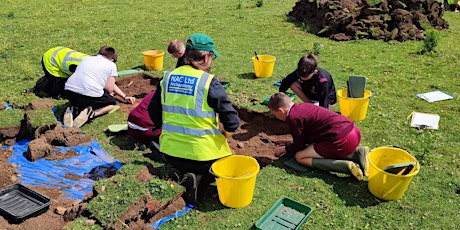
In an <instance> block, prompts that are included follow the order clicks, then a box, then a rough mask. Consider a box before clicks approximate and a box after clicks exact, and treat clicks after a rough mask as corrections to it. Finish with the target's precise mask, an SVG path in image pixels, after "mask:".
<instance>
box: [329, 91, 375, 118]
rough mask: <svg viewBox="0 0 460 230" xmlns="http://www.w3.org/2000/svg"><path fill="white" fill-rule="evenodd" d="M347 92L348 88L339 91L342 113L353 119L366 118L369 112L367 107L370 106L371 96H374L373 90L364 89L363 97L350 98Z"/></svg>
mask: <svg viewBox="0 0 460 230" xmlns="http://www.w3.org/2000/svg"><path fill="white" fill-rule="evenodd" d="M347 94H348V93H347V89H340V90H338V91H337V96H338V97H339V104H340V113H341V114H342V115H344V116H345V117H348V118H350V119H351V120H353V121H362V120H364V118H366V114H367V107H368V106H369V98H370V97H371V96H372V93H371V91H369V90H364V97H362V98H349V97H347Z"/></svg>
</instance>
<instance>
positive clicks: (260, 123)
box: [0, 72, 290, 229]
mask: <svg viewBox="0 0 460 230" xmlns="http://www.w3.org/2000/svg"><path fill="white" fill-rule="evenodd" d="M131 82H132V83H131ZM157 82H158V79H153V78H151V77H149V76H148V75H146V74H144V73H142V72H141V73H139V74H137V75H133V76H127V77H120V79H119V80H118V81H117V85H118V86H119V87H120V88H121V89H122V90H123V91H124V92H125V93H126V94H127V95H130V96H134V97H136V98H138V102H140V101H141V100H142V98H143V97H145V96H146V95H147V94H148V93H149V92H151V91H152V90H154V89H155V85H156V83H157ZM128 85H129V86H128ZM117 99H118V101H119V103H118V105H119V106H120V110H119V111H120V112H122V113H126V114H127V113H129V112H130V111H131V110H132V109H133V108H134V107H135V106H136V104H135V105H131V104H127V103H125V102H124V100H123V99H122V98H117ZM34 108H41V105H34V106H28V107H27V109H34ZM24 109H25V108H24ZM237 110H238V112H239V116H240V119H241V122H240V128H239V129H238V131H237V132H235V133H234V135H233V137H231V138H229V139H228V142H229V145H230V148H231V149H232V150H233V153H234V154H241V155H249V156H253V157H255V158H256V159H257V160H258V162H259V164H260V165H261V167H262V168H263V167H265V166H266V165H268V164H271V163H272V162H273V160H276V159H277V158H276V157H274V155H273V147H274V141H276V140H278V139H286V138H289V137H290V135H289V134H288V129H287V127H286V126H285V125H284V124H283V122H281V121H279V120H277V119H275V118H274V117H272V116H270V115H269V114H267V113H258V112H252V111H248V110H247V109H239V108H237ZM267 124H270V125H267ZM34 135H35V138H36V139H34V140H33V142H34V143H33V144H32V143H31V144H32V145H33V146H32V149H30V150H28V151H27V153H25V154H26V156H28V157H30V158H28V159H30V160H36V159H38V158H40V157H46V158H47V159H48V160H62V159H63V158H62V157H65V156H66V155H68V154H69V153H66V154H59V153H58V154H56V155H50V154H48V153H49V152H51V151H54V150H55V149H54V146H74V145H79V144H82V143H83V144H84V143H85V142H87V141H88V140H89V139H88V137H86V136H84V135H82V134H81V133H80V132H79V131H78V130H77V129H72V128H70V129H63V128H62V127H61V126H60V125H56V126H44V127H39V128H37V129H36V130H35V134H34ZM119 135H127V134H126V133H121V134H119ZM29 148H31V147H29ZM73 154H78V153H76V152H75V153H73ZM71 155H72V153H70V154H69V156H71ZM11 156H12V150H11V149H2V150H1V151H0V168H1V169H2V174H1V177H0V187H2V188H3V187H5V186H7V185H11V184H14V183H19V182H20V175H18V174H17V170H16V168H17V167H19V166H16V165H11V164H9V163H8V158H9V157H11ZM50 157H52V158H50ZM155 175H156V172H155V170H154V169H153V168H152V167H146V169H145V170H143V171H141V172H140V173H139V175H137V177H136V178H137V179H138V180H139V181H141V182H146V181H149V180H150V178H151V177H152V176H155ZM66 178H67V179H75V180H79V179H80V178H78V177H77V178H75V177H73V175H67V176H66ZM30 188H31V189H33V190H35V191H37V192H39V193H40V194H43V195H45V196H47V197H49V198H50V199H51V205H50V208H49V209H48V211H47V212H46V213H43V214H41V215H39V216H37V217H33V218H29V219H27V220H25V221H24V222H22V223H19V224H18V223H9V222H8V221H7V220H6V219H4V218H3V217H0V226H2V228H1V229H62V228H63V227H65V226H67V225H68V224H70V222H71V221H72V220H73V219H75V218H76V217H78V216H80V215H86V214H85V208H84V207H85V205H86V203H85V201H87V200H89V199H91V198H92V197H94V196H95V195H96V194H88V195H87V196H86V197H85V199H84V201H82V202H80V201H73V200H66V199H64V198H63V193H62V191H60V190H58V189H51V188H47V187H34V186H31V187H30ZM155 202H156V201H155V200H152V199H150V198H148V197H143V198H141V199H140V200H139V201H138V202H136V203H135V204H132V205H131V206H130V207H129V209H128V211H127V212H126V213H125V214H123V216H122V218H126V219H123V221H122V222H130V228H133V229H141V228H142V227H144V228H147V229H148V228H149V227H150V226H149V225H146V224H145V223H144V222H143V221H138V220H141V218H140V214H139V213H140V212H139V210H145V209H148V210H150V209H152V210H151V212H150V213H152V214H151V216H149V217H148V219H149V222H150V223H154V222H155V221H156V220H159V219H161V218H162V217H164V216H168V215H171V214H173V213H174V212H175V211H176V210H181V209H183V207H184V206H185V202H184V201H183V199H182V198H181V197H176V198H175V199H172V200H171V201H170V202H169V203H168V204H166V205H162V206H161V209H158V204H155ZM154 209H158V210H154ZM144 218H145V217H144ZM132 220H137V221H132ZM112 227H113V226H112Z"/></svg>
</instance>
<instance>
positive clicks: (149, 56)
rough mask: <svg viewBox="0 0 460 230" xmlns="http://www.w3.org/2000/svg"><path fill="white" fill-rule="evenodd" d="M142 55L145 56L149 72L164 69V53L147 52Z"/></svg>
mask: <svg viewBox="0 0 460 230" xmlns="http://www.w3.org/2000/svg"><path fill="white" fill-rule="evenodd" d="M142 54H143V55H144V65H145V68H146V69H147V70H153V71H158V70H161V69H163V56H164V54H165V52H164V51H162V50H146V51H144V52H142Z"/></svg>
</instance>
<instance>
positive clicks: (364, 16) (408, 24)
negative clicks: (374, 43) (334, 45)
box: [287, 0, 449, 41]
mask: <svg viewBox="0 0 460 230" xmlns="http://www.w3.org/2000/svg"><path fill="white" fill-rule="evenodd" d="M443 15H444V8H443V7H442V6H441V3H439V2H437V1H435V0H380V1H379V0H377V1H371V0H358V1H352V0H341V1H339V0H334V1H329V0H315V1H314V0H300V1H298V2H297V3H296V5H295V6H294V7H293V9H292V11H291V12H289V13H288V15H287V16H288V17H289V18H290V19H291V20H293V21H295V22H298V23H302V24H304V26H306V27H307V28H308V29H307V30H308V32H310V33H313V34H315V35H317V36H320V37H328V38H330V39H332V40H336V41H349V40H353V39H361V38H365V39H384V40H386V41H389V40H397V41H406V40H422V39H424V37H425V33H424V30H427V29H429V28H430V25H431V27H433V28H434V29H437V30H441V29H448V28H449V24H448V22H447V21H446V20H444V19H443V18H442V16H443Z"/></svg>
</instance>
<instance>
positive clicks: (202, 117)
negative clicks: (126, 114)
mask: <svg viewBox="0 0 460 230" xmlns="http://www.w3.org/2000/svg"><path fill="white" fill-rule="evenodd" d="M219 56H220V55H219V53H218V52H217V51H216V50H215V48H214V40H212V39H211V38H210V37H208V36H207V35H205V34H193V35H191V36H190V37H189V38H188V39H187V43H186V50H185V59H184V63H185V65H183V66H181V67H179V68H175V69H171V70H168V71H166V72H165V74H164V77H163V79H162V80H161V81H160V82H159V84H158V85H157V90H156V91H155V94H154V95H153V98H152V100H151V101H150V104H149V108H148V111H149V115H150V118H151V119H152V121H153V122H154V124H158V126H159V127H161V128H162V133H161V135H160V152H161V153H162V154H164V158H165V159H166V161H167V162H168V163H169V164H171V165H172V166H173V167H174V168H176V169H177V170H179V173H180V175H181V178H178V179H180V180H181V184H182V185H183V186H184V187H185V188H186V191H185V193H184V199H185V201H186V202H187V203H195V204H196V203H198V202H199V201H201V200H202V197H203V196H204V194H205V192H206V190H207V187H208V186H209V183H211V182H212V181H213V180H214V176H213V175H211V174H210V173H209V169H210V167H211V165H212V163H214V161H216V160H218V159H220V158H222V157H225V156H229V155H231V154H232V152H231V150H230V147H229V146H228V143H227V139H226V137H230V136H231V135H232V133H233V132H235V131H236V130H237V129H238V127H239V123H240V120H239V117H238V112H237V111H236V110H235V109H234V108H233V106H232V103H231V102H230V100H229V99H228V96H227V94H226V92H225V90H224V88H223V86H222V84H221V83H220V82H219V80H217V79H216V78H215V77H214V75H212V74H210V73H209V70H210V68H211V62H212V60H213V59H214V58H216V57H219ZM219 123H221V124H222V127H223V130H221V129H220V128H219Z"/></svg>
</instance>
